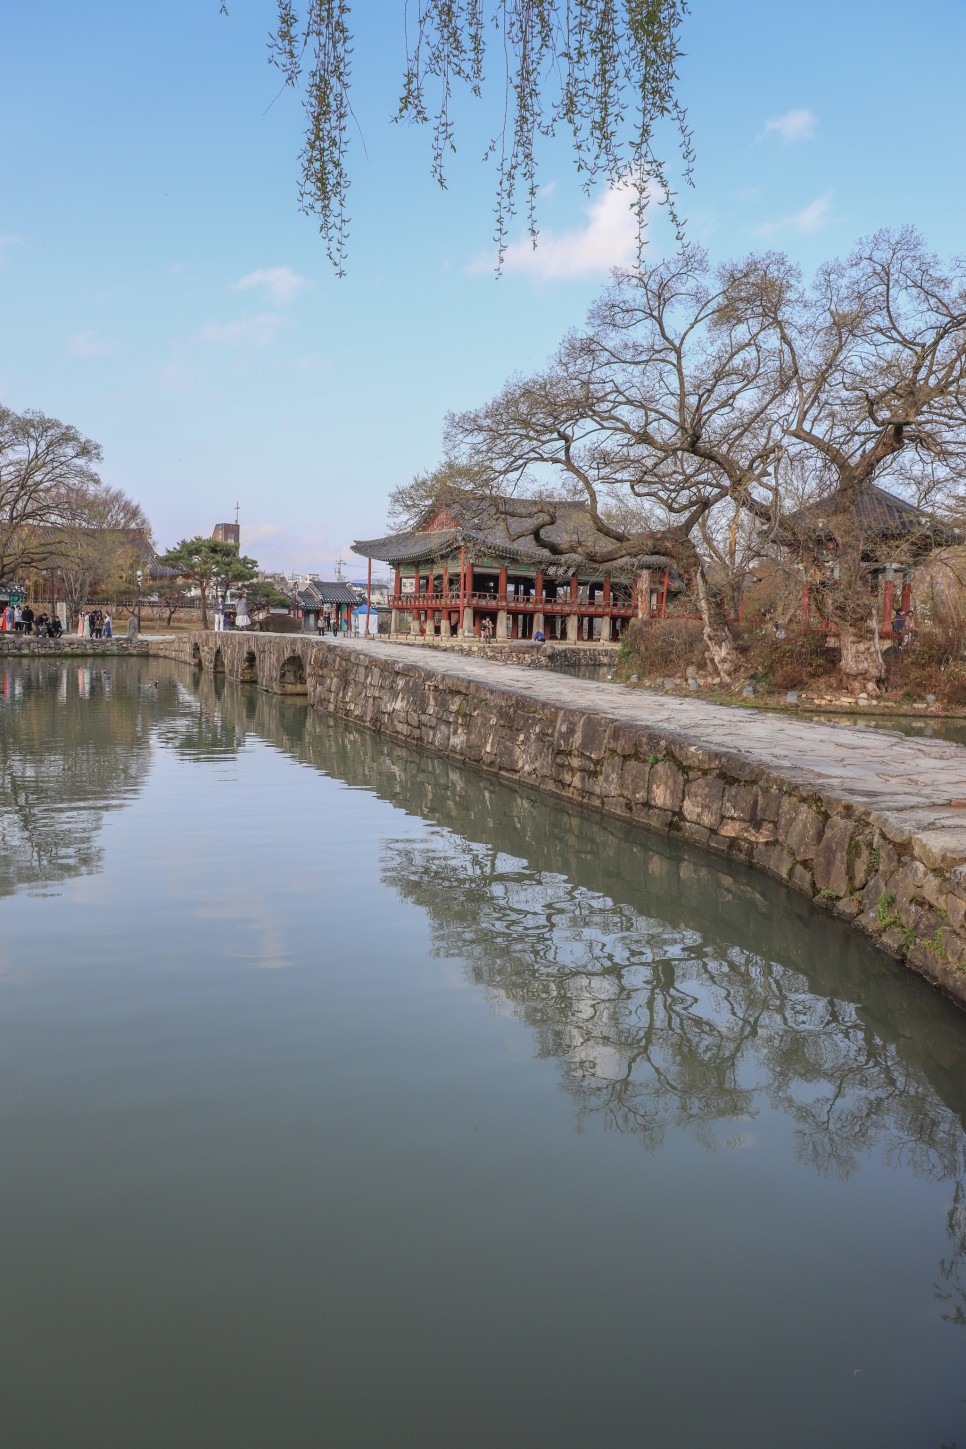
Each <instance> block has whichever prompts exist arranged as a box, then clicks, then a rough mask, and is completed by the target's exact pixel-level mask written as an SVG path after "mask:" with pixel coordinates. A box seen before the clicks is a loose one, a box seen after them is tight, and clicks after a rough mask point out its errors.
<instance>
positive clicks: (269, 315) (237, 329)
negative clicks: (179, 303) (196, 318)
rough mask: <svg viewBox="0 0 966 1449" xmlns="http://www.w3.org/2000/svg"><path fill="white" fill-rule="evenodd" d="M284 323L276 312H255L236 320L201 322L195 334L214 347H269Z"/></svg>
mask: <svg viewBox="0 0 966 1449" xmlns="http://www.w3.org/2000/svg"><path fill="white" fill-rule="evenodd" d="M284 325H285V324H284V321H283V319H282V318H281V317H280V316H279V315H278V313H277V312H257V313H256V314H255V315H254V316H253V317H240V318H239V319H238V321H237V322H203V323H202V325H201V326H200V327H199V328H198V331H197V333H196V336H197V337H198V339H199V340H200V341H201V342H210V343H212V344H214V345H215V346H216V347H269V346H270V345H271V344H272V343H273V342H274V341H275V338H276V337H277V336H278V334H279V332H280V331H281V329H282V327H283V326H284Z"/></svg>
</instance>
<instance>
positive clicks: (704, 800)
mask: <svg viewBox="0 0 966 1449" xmlns="http://www.w3.org/2000/svg"><path fill="white" fill-rule="evenodd" d="M723 794H724V784H723V782H722V781H721V780H719V779H718V778H717V777H716V776H715V775H705V776H703V777H702V778H700V779H697V780H691V781H690V782H689V784H688V785H687V787H686V789H685V791H684V800H683V803H682V805H681V813H682V815H683V816H684V818H685V820H688V821H691V822H692V823H693V824H696V825H703V826H704V827H705V829H706V830H716V829H717V826H718V822H719V821H720V819H721V797H722V795H723Z"/></svg>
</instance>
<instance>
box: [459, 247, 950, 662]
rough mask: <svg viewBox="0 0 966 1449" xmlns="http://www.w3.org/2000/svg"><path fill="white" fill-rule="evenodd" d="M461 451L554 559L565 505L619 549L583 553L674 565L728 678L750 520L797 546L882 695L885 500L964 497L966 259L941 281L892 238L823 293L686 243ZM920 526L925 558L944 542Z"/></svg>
mask: <svg viewBox="0 0 966 1449" xmlns="http://www.w3.org/2000/svg"><path fill="white" fill-rule="evenodd" d="M447 447H448V450H449V454H450V456H451V458H453V459H454V460H455V461H456V462H457V463H458V464H460V465H463V466H467V467H469V468H470V469H471V470H472V472H473V474H474V476H475V477H476V478H478V479H481V480H482V481H483V485H484V486H485V487H486V488H488V489H489V490H490V491H491V493H492V494H493V495H494V496H495V497H496V496H500V495H502V496H503V497H504V498H505V499H506V500H507V502H506V503H505V504H504V506H505V508H506V509H507V511H508V516H509V514H511V513H515V515H516V522H517V525H518V527H519V530H520V532H521V534H522V533H527V532H529V533H531V534H532V535H533V536H534V537H535V538H536V539H537V541H538V542H540V543H541V544H543V546H544V547H546V548H548V549H549V550H550V551H551V552H556V553H558V554H560V553H563V554H565V553H567V552H568V549H569V548H570V547H571V545H569V544H568V543H567V542H566V541H564V542H563V543H561V542H560V541H559V539H558V540H557V541H556V542H554V541H553V540H552V539H550V538H549V537H547V536H546V535H545V533H544V532H543V530H545V529H546V528H547V527H548V526H549V525H550V524H552V523H556V522H557V521H558V519H557V515H556V513H555V512H554V497H555V496H556V497H558V498H559V497H560V496H562V495H563V496H567V497H570V498H573V497H579V498H581V499H582V500H583V501H584V502H585V504H586V506H587V508H588V510H589V512H590V515H591V517H592V518H593V521H594V523H595V524H596V526H597V529H598V532H599V533H600V534H601V535H602V536H603V537H604V538H605V539H606V540H607V543H606V544H605V545H602V546H594V547H592V548H591V549H590V550H589V551H588V549H587V547H586V545H585V546H584V548H583V557H584V558H586V559H587V560H588V561H590V562H597V563H601V564H606V563H611V564H613V563H614V562H615V561H617V560H618V559H621V560H625V559H628V558H630V559H633V558H634V557H635V556H642V555H644V554H654V553H658V554H664V555H665V556H667V557H668V558H670V559H671V560H673V562H674V564H675V565H676V567H677V568H678V570H679V571H680V573H681V574H682V576H683V577H684V579H685V581H686V583H687V585H688V587H689V589H690V592H691V595H692V597H693V598H694V599H695V600H696V601H697V602H698V604H699V606H700V609H701V614H702V619H703V622H704V632H705V641H706V644H707V649H708V654H709V657H710V658H711V660H712V661H713V663H714V665H715V666H716V668H717V670H718V672H719V674H720V675H721V677H722V678H723V679H726V680H728V679H732V678H734V676H735V674H736V673H737V671H738V668H739V661H738V656H737V653H736V650H735V647H734V641H733V638H732V635H731V631H730V628H729V622H728V619H729V614H730V612H731V610H732V608H733V603H734V601H733V599H731V600H726V599H725V598H723V597H722V590H721V587H720V583H721V580H722V578H724V580H725V581H727V575H728V568H727V567H725V568H721V567H720V565H721V564H727V562H728V558H729V557H730V556H731V555H732V554H734V557H735V559H736V560H737V549H736V546H734V547H733V546H732V545H733V544H734V545H736V543H737V538H738V531H739V530H740V529H741V524H740V516H741V515H744V517H745V519H746V520H747V522H746V524H745V526H744V534H743V537H744V547H745V553H746V555H747V551H748V544H749V533H748V524H751V525H753V526H754V528H755V529H757V532H758V537H759V538H760V540H761V541H762V544H763V545H764V544H765V543H766V542H767V541H768V540H769V539H771V540H779V541H783V542H784V543H785V545H786V546H787V545H788V544H791V546H792V547H793V549H794V552H795V554H796V556H797V558H798V560H799V563H800V565H801V567H802V569H803V572H804V575H805V579H806V580H807V582H808V583H809V584H810V585H811V588H812V593H813V598H814V600H815V602H816V604H817V606H818V610H819V613H820V615H821V617H822V618H824V619H827V620H829V621H830V623H831V624H832V625H833V626H834V628H835V630H836V632H837V635H838V639H839V642H840V645H841V668H842V672H843V674H844V675H846V676H847V677H848V678H850V679H851V680H852V681H853V682H854V684H855V685H856V687H861V686H865V687H871V688H875V687H876V681H877V680H878V679H880V678H881V677H882V674H883V672H884V670H883V661H882V653H881V649H880V644H879V632H878V609H877V600H876V597H875V578H876V572H877V569H878V568H879V567H881V565H882V563H883V562H888V561H889V560H887V559H884V558H883V556H882V555H883V551H884V550H888V548H889V546H890V544H889V535H888V532H887V531H886V533H885V536H884V537H883V534H882V530H881V529H879V528H878V525H877V522H876V519H875V517H874V516H871V514H874V509H872V510H871V511H870V508H869V507H868V499H867V497H866V495H867V492H868V488H869V486H870V485H872V484H873V483H884V484H886V485H887V486H889V487H891V488H894V489H896V490H898V491H899V493H900V494H901V495H902V496H904V497H907V498H910V499H914V500H916V501H919V502H922V501H927V500H929V499H933V500H935V499H938V498H941V497H942V496H943V493H945V495H946V497H947V499H948V497H949V495H950V494H951V493H954V492H955V480H956V479H957V478H958V477H959V476H960V474H961V469H962V463H963V452H964V448H966V264H964V263H960V262H957V263H954V264H952V265H951V266H949V267H943V266H941V264H940V263H939V262H938V261H937V259H936V258H935V257H933V256H932V255H931V254H930V253H929V252H928V251H927V249H926V247H925V245H924V244H923V242H922V239H921V238H920V237H919V236H918V235H917V233H916V232H915V231H913V230H911V229H904V230H901V231H898V232H880V233H878V234H877V235H876V236H874V237H872V238H871V239H870V240H869V241H867V242H865V243H862V244H860V245H859V247H858V248H857V249H856V250H855V252H854V253H853V254H852V255H851V256H850V257H849V258H848V259H847V260H846V261H845V262H834V263H830V264H828V265H827V266H825V267H823V268H822V269H821V271H820V273H819V275H818V278H817V281H816V282H815V284H814V286H813V287H812V289H811V290H806V289H804V288H803V287H802V285H801V280H800V277H799V274H798V272H797V270H796V269H795V268H794V267H793V266H792V265H791V263H790V262H789V261H788V259H787V258H786V257H785V256H783V255H781V254H772V253H770V254H767V255H765V256H752V257H749V258H747V259H745V260H744V261H741V262H737V263H729V264H726V265H722V266H719V267H711V266H710V264H709V262H708V260H707V258H706V257H705V256H704V255H703V254H702V253H701V252H700V251H698V250H696V249H685V251H684V252H683V253H682V254H681V255H680V256H678V257H676V258H674V259H672V260H669V261H666V262H663V263H662V264H660V265H659V266H656V267H652V268H649V269H640V270H637V271H634V272H629V273H624V274H621V275H618V276H617V277H616V279H615V281H614V284H613V285H612V286H611V287H610V288H609V289H608V290H607V291H606V292H605V293H604V295H603V296H602V297H601V299H600V300H599V301H598V302H597V303H596V304H595V306H594V307H593V308H592V310H591V313H590V316H589V320H588V326H587V328H586V329H585V330H584V331H582V332H575V333H573V334H571V335H570V336H569V337H567V338H566V339H565V341H564V343H563V344H562V346H561V348H560V350H559V352H558V354H557V356H556V357H555V359H554V361H553V363H552V365H551V366H550V367H549V368H548V369H546V371H544V372H543V373H541V374H539V375H538V376H536V377H533V378H529V379H525V380H515V381H513V382H511V383H509V384H508V385H507V386H506V387H505V388H504V389H503V391H502V392H501V393H500V395H499V396H498V397H497V398H495V399H494V400H493V401H492V402H490V403H489V404H487V405H486V406H485V407H482V408H479V409H476V410H474V411H471V412H467V413H463V414H461V415H459V416H456V417H453V418H451V419H450V420H449V423H448V430H447ZM524 499H526V500H528V503H527V506H526V507H524V506H523V500H524ZM532 500H537V501H539V502H540V504H541V509H542V512H539V513H536V514H535V513H534V511H533V507H532ZM803 504H805V505H808V506H802V505H803ZM722 515H724V519H723V517H722ZM725 519H726V521H725ZM922 527H923V529H924V534H925V536H924V537H923V538H922V539H920V540H919V541H918V542H917V543H915V547H916V548H917V549H918V548H921V547H926V546H929V544H930V543H931V542H932V535H931V531H930V530H931V525H930V524H929V523H928V521H924V523H923V525H922ZM722 528H724V529H725V530H726V533H727V530H729V529H730V530H732V531H733V534H734V537H733V538H727V537H726V536H723V535H722ZM905 542H906V544H907V546H912V545H913V542H914V541H913V540H911V539H910V538H908V537H907V538H906V540H905ZM573 547H574V549H575V550H576V545H573ZM716 555H717V561H718V564H719V567H718V568H717V569H716V570H709V568H708V566H707V565H708V560H709V557H710V558H712V559H713V558H715V556H716Z"/></svg>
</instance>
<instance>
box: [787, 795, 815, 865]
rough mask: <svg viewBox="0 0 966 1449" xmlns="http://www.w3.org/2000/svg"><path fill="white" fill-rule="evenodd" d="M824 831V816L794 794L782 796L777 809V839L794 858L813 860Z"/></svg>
mask: <svg viewBox="0 0 966 1449" xmlns="http://www.w3.org/2000/svg"><path fill="white" fill-rule="evenodd" d="M824 833H825V818H824V816H822V815H821V814H820V813H819V812H818V811H817V810H815V809H813V808H812V806H811V805H806V804H805V803H804V801H802V800H798V799H796V798H795V796H794V795H785V796H783V798H782V803H781V807H780V809H779V811H778V839H779V840H780V841H782V842H783V844H785V845H787V847H788V849H789V850H790V851H791V852H792V854H793V855H794V856H795V858H796V860H813V859H814V857H815V852H816V850H817V849H818V847H819V843H820V841H821V839H822V836H823V835H824Z"/></svg>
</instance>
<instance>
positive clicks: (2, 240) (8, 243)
mask: <svg viewBox="0 0 966 1449" xmlns="http://www.w3.org/2000/svg"><path fill="white" fill-rule="evenodd" d="M23 244H24V239H23V237H22V236H15V235H14V233H13V232H9V233H8V234H7V235H6V236H0V260H2V259H3V254H4V252H5V251H6V249H7V247H22V246H23Z"/></svg>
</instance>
